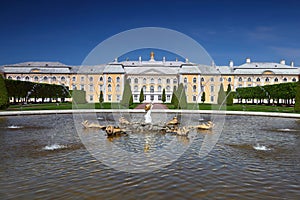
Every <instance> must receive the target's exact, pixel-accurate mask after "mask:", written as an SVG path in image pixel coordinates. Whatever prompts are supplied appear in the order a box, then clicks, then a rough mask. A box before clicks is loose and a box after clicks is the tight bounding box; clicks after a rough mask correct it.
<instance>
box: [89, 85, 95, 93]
mask: <svg viewBox="0 0 300 200" xmlns="http://www.w3.org/2000/svg"><path fill="white" fill-rule="evenodd" d="M93 91H94V85H93V84H90V92H93Z"/></svg>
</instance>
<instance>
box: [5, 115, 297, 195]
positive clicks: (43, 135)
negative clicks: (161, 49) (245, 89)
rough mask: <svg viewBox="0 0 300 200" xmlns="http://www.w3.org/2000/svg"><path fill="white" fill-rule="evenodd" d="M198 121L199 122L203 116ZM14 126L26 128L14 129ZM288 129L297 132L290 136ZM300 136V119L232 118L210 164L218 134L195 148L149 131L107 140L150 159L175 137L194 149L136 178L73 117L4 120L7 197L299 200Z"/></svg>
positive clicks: (187, 141) (199, 139)
mask: <svg viewBox="0 0 300 200" xmlns="http://www.w3.org/2000/svg"><path fill="white" fill-rule="evenodd" d="M141 116H142V115H141ZM87 117H88V115H87ZM102 117H103V118H104V119H113V118H112V117H111V116H109V115H107V116H106V115H103V116H102ZM207 117H208V116H203V118H206V119H207ZM137 118H138V117H137ZM168 118H169V117H168ZM193 119H195V123H196V124H197V123H198V120H199V116H195V117H193ZM110 123H111V122H110ZM28 124H30V127H28V126H27V125H28ZM11 125H17V126H22V127H23V128H19V129H9V128H7V127H8V126H11ZM262 127H263V128H262ZM287 129H288V130H294V131H283V130H287ZM276 130H277V131H276ZM278 130H281V131H278ZM298 130H300V123H298V122H297V120H295V119H286V118H268V117H251V116H247V117H243V116H227V117H226V122H225V126H224V130H223V133H222V135H221V136H220V138H219V140H218V142H217V145H216V146H215V147H214V148H213V150H212V151H211V152H210V153H209V154H208V155H207V156H206V157H204V158H202V159H200V158H199V156H198V153H199V150H200V148H201V144H202V142H203V138H204V136H205V135H207V134H208V135H209V134H212V133H211V132H210V131H209V130H208V131H199V132H196V134H195V138H194V140H193V142H191V140H190V138H189V137H184V136H176V135H172V134H161V133H159V132H155V133H154V132H152V133H151V132H150V133H149V132H146V131H144V132H143V133H138V132H133V133H130V134H128V135H127V136H123V137H114V138H106V137H104V138H105V140H106V141H107V142H108V143H110V144H114V145H117V146H118V147H119V148H121V149H125V150H126V151H132V152H141V153H144V154H146V155H148V154H151V153H153V152H155V151H157V150H158V149H160V150H162V149H163V147H164V146H165V145H167V144H168V142H170V141H172V140H173V139H175V142H176V144H178V145H183V146H188V145H190V147H189V149H188V150H187V151H186V152H185V153H184V154H183V155H182V156H181V157H180V158H179V159H178V160H176V161H175V162H174V163H173V164H172V165H169V166H166V167H164V168H161V169H158V170H156V171H153V172H151V173H141V174H130V173H126V172H120V171H116V170H114V169H112V168H110V167H109V166H106V165H104V164H103V163H101V162H100V161H98V160H96V159H95V158H94V157H92V156H91V155H90V154H89V152H88V151H87V150H86V149H85V147H84V146H83V145H82V143H81V141H80V139H79V137H78V135H77V134H76V130H75V128H74V124H73V118H72V115H39V116H25V117H24V116H22V117H21V116H20V117H18V116H16V117H5V119H3V118H0V150H1V154H0V159H1V166H0V178H1V180H2V181H1V182H0V197H1V199H32V198H36V199H57V198H58V199H74V198H80V199H88V198H89V199H168V198H174V197H175V198H178V199H203V198H204V199H270V198H274V197H277V198H279V199H299V196H300V192H299V188H300V185H299V182H300V181H299V179H300V158H299V155H300V131H298ZM84 134H86V135H90V136H91V137H96V136H97V135H99V134H105V131H102V130H100V131H98V130H84ZM53 135H55V137H53ZM50 140H51V144H49V141H50ZM52 140H53V141H52ZM46 147H47V148H49V150H47V149H46ZM145 147H146V149H145ZM50 149H53V150H50ZM268 149H269V150H268ZM99 151H101V146H99ZM128 162H130V160H128ZM120 164H121V163H120ZM121 167H122V166H121Z"/></svg>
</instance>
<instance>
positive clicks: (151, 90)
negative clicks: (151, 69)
mask: <svg viewBox="0 0 300 200" xmlns="http://www.w3.org/2000/svg"><path fill="white" fill-rule="evenodd" d="M150 92H151V93H153V92H154V86H153V85H151V86H150Z"/></svg>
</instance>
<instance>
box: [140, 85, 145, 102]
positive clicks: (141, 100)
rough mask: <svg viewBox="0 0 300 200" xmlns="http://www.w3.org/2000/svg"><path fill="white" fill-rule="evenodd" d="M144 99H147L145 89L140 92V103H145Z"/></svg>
mask: <svg viewBox="0 0 300 200" xmlns="http://www.w3.org/2000/svg"><path fill="white" fill-rule="evenodd" d="M144 98H145V96H144V90H143V88H142V89H141V91H140V99H139V100H140V103H143V101H144Z"/></svg>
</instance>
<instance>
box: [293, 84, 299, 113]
mask: <svg viewBox="0 0 300 200" xmlns="http://www.w3.org/2000/svg"><path fill="white" fill-rule="evenodd" d="M294 111H295V112H300V78H299V80H298V82H297V86H296V97H295V106H294Z"/></svg>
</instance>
